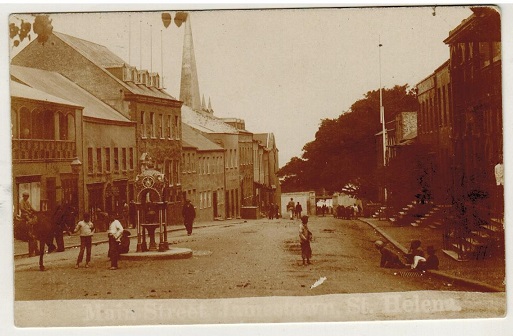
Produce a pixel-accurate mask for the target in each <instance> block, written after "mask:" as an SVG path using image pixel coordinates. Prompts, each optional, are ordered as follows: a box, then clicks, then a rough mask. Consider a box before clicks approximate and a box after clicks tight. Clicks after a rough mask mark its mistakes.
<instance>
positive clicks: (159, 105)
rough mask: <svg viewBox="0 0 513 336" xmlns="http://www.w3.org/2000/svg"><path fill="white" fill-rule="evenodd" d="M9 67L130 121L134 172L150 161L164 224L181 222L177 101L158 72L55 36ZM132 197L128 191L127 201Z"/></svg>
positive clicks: (102, 49)
mask: <svg viewBox="0 0 513 336" xmlns="http://www.w3.org/2000/svg"><path fill="white" fill-rule="evenodd" d="M12 64H14V65H22V66H27V67H34V68H40V69H44V70H49V71H55V72H58V73H60V74H62V75H64V76H65V77H67V78H69V79H70V80H72V81H73V82H75V83H76V84H77V85H79V86H80V87H82V88H84V89H85V90H87V91H88V92H89V93H91V94H92V95H94V96H95V97H97V98H99V99H100V100H101V101H103V102H104V103H106V104H107V105H109V106H111V107H112V108H114V109H115V110H117V111H118V112H119V113H121V114H122V115H123V116H124V117H125V118H127V119H128V120H130V121H132V122H134V124H135V127H134V132H135V140H136V141H135V148H136V152H137V155H138V157H136V158H135V159H136V160H137V161H136V170H138V171H139V169H140V164H141V162H139V159H140V158H143V157H144V158H153V160H154V162H155V165H156V166H155V168H156V169H158V170H160V171H162V172H164V173H165V175H166V179H167V180H168V188H167V189H168V190H167V192H166V200H167V201H168V202H169V203H168V205H169V207H168V215H167V218H168V221H169V222H170V223H169V224H173V223H178V222H181V216H180V215H179V214H180V211H181V206H182V200H181V195H182V192H181V184H180V177H181V174H180V166H181V163H180V160H181V149H182V145H181V124H182V123H181V114H180V108H181V105H182V102H180V101H178V100H176V99H175V98H173V97H172V96H170V95H169V94H168V93H166V92H165V91H164V89H163V88H162V87H161V81H160V76H159V75H158V74H157V73H150V72H148V71H146V70H144V69H137V68H135V67H133V66H131V65H129V64H127V63H126V62H124V61H123V60H122V59H121V58H119V57H118V56H117V55H115V54H113V53H112V52H111V51H110V50H108V49H107V48H106V47H104V46H101V45H98V44H95V43H92V42H89V41H85V40H82V39H79V38H75V37H72V36H69V35H66V34H62V33H58V32H54V33H53V34H52V35H51V36H50V37H49V40H48V41H47V43H45V45H44V46H43V45H42V44H40V43H38V42H37V41H33V42H32V43H30V44H29V45H28V46H27V47H25V48H24V49H23V50H21V51H20V52H19V53H18V54H17V55H16V56H15V57H14V58H13V60H12ZM101 155H103V156H105V155H106V154H105V153H104V154H101ZM134 155H135V153H134ZM98 192H99V191H98ZM102 192H103V193H107V192H108V190H107V189H105V190H103V191H102ZM112 192H113V193H115V188H114V189H113V191H112ZM133 192H134V191H133V188H131V187H130V186H129V190H128V195H129V196H128V198H129V199H130V200H133V199H134V195H133Z"/></svg>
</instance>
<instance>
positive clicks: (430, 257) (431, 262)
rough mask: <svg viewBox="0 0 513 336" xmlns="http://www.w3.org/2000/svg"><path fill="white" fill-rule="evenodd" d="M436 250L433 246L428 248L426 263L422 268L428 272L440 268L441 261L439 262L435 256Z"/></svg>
mask: <svg viewBox="0 0 513 336" xmlns="http://www.w3.org/2000/svg"><path fill="white" fill-rule="evenodd" d="M435 251H436V250H435V249H434V247H433V246H431V245H430V246H428V247H427V248H426V252H427V258H426V262H425V263H423V265H422V267H423V269H426V270H437V269H438V266H439V264H440V260H438V257H437V256H436V255H435Z"/></svg>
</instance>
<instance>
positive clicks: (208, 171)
mask: <svg viewBox="0 0 513 336" xmlns="http://www.w3.org/2000/svg"><path fill="white" fill-rule="evenodd" d="M207 174H210V157H207Z"/></svg>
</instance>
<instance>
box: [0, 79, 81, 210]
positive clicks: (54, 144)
mask: <svg viewBox="0 0 513 336" xmlns="http://www.w3.org/2000/svg"><path fill="white" fill-rule="evenodd" d="M10 90H11V91H10V93H11V123H12V124H11V129H12V174H13V176H12V179H13V181H12V185H13V190H12V196H13V205H14V214H15V215H17V214H18V213H19V208H18V204H19V201H20V199H21V195H22V193H23V192H28V193H29V201H30V203H31V205H32V207H33V208H34V209H35V210H36V211H43V212H45V211H49V212H51V213H53V211H54V210H55V207H56V205H57V203H59V202H61V203H62V204H66V205H69V206H72V207H73V208H75V209H76V210H78V211H83V200H82V199H81V195H83V187H82V186H83V174H77V173H76V172H74V171H73V169H72V163H73V164H75V163H77V161H75V159H76V158H77V157H83V153H82V147H81V145H80V144H81V141H82V127H81V124H82V112H83V106H80V104H78V103H75V102H72V101H69V100H66V99H63V98H61V97H57V96H54V95H51V94H49V93H47V92H45V91H41V90H38V89H35V88H33V87H30V86H28V85H26V84H24V83H23V82H21V81H19V80H18V79H17V78H14V79H13V80H11V87H10Z"/></svg>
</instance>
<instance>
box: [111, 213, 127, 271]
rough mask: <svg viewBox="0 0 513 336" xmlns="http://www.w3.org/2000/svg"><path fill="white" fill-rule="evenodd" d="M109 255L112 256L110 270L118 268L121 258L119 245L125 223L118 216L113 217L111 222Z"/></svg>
mask: <svg viewBox="0 0 513 336" xmlns="http://www.w3.org/2000/svg"><path fill="white" fill-rule="evenodd" d="M108 235H109V257H110V268H109V269H110V270H117V269H118V259H119V245H120V243H121V237H122V236H123V225H121V223H120V222H119V220H118V219H117V218H116V216H112V217H111V223H110V225H109V231H108Z"/></svg>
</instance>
